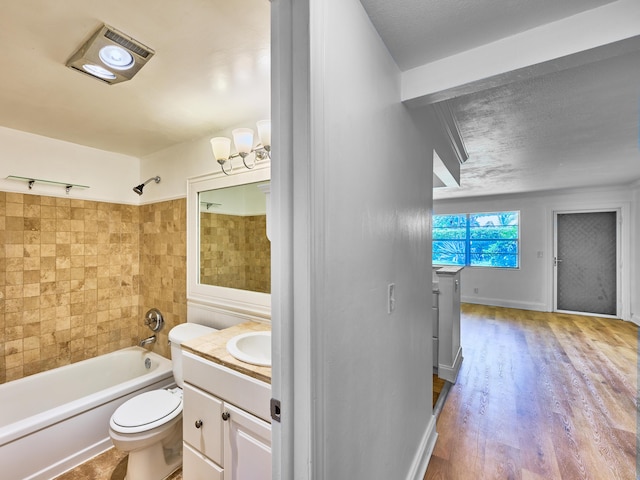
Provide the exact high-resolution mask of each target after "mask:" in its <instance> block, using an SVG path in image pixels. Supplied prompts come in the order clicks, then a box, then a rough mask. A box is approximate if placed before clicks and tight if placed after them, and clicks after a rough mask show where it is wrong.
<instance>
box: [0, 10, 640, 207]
mask: <svg viewBox="0 0 640 480" xmlns="http://www.w3.org/2000/svg"><path fill="white" fill-rule="evenodd" d="M625 1H626V2H627V3H629V2H630V0H618V2H613V3H622V2H625ZM361 2H362V4H363V5H364V7H365V9H366V10H367V12H368V14H369V15H370V17H371V18H372V22H373V23H374V25H375V26H376V28H377V29H378V31H379V32H380V34H381V36H382V38H383V40H384V41H385V43H386V45H387V47H388V48H389V51H390V52H391V54H392V55H393V57H394V58H395V60H396V62H397V63H398V65H399V67H400V69H401V70H402V71H406V70H409V69H412V68H413V67H417V66H420V65H423V64H427V63H429V62H433V61H434V60H438V59H442V58H445V57H448V56H450V55H454V54H458V53H460V52H464V51H467V50H469V49H472V48H476V47H478V46H481V45H485V44H487V43H489V42H495V41H497V40H500V39H501V38H504V37H508V36H510V35H515V34H518V33H519V32H522V31H524V30H528V29H531V28H534V27H537V26H540V25H543V24H547V23H549V22H559V21H561V20H562V19H564V18H567V17H569V16H572V15H578V14H580V13H581V12H584V11H587V10H589V9H593V8H597V7H599V6H601V5H607V4H611V3H612V2H611V0H563V1H561V2H559V1H557V0H537V1H535V2H532V1H531V0H393V1H389V0H361ZM269 9H270V4H269V2H268V0H233V1H230V0H181V1H175V0H135V1H130V0H126V1H125V0H112V1H109V2H104V1H98V0H65V1H63V2H52V1H50V0H21V1H15V2H3V6H2V15H1V16H0V44H2V46H3V49H2V60H3V67H2V70H3V74H2V76H0V126H4V127H8V128H13V129H17V130H23V131H27V132H31V133H35V134H39V135H44V136H47V137H52V138H56V139H61V140H66V141H69V142H74V143H78V144H81V145H87V146H91V147H95V148H99V149H103V150H107V151H113V152H119V153H123V154H128V155H132V156H136V157H142V156H145V155H149V154H151V153H154V152H156V151H159V150H162V149H164V148H166V147H169V146H171V145H173V144H177V143H180V142H184V141H189V140H192V139H195V138H200V137H203V136H206V135H211V134H212V133H214V132H216V131H219V130H222V129H227V128H230V127H232V126H235V125H241V124H247V125H249V123H250V122H253V121H255V120H258V119H260V118H265V117H268V116H269V112H270V104H269V103H270V100H269V96H270V95H269V89H270V85H269V80H270V72H269V64H270V53H269V37H270V32H269ZM103 23H106V24H108V25H111V26H112V27H114V28H116V29H118V30H121V31H123V32H125V33H126V34H128V35H130V36H132V37H133V38H135V39H137V40H139V41H140V42H142V43H143V44H145V45H148V46H149V47H150V48H152V49H154V50H155V51H156V54H155V56H154V57H153V58H152V59H151V60H150V61H149V63H148V64H147V65H146V66H145V67H144V68H143V69H142V70H141V71H140V73H139V74H138V75H137V76H136V77H135V78H134V79H133V80H131V81H129V82H125V83H122V84H118V85H113V86H109V85H106V84H103V83H102V82H99V81H97V80H94V79H91V78H89V77H87V76H85V75H82V74H80V73H77V72H75V71H72V70H70V69H69V68H67V67H65V62H66V60H67V59H68V58H69V57H70V56H71V55H72V54H73V53H74V52H75V50H76V49H77V48H78V47H79V46H80V45H81V44H82V43H83V41H84V40H86V39H87V38H88V37H89V36H90V35H91V34H92V33H93V32H94V31H95V30H96V29H97V28H98V27H99V26H100V25H101V24H103ZM639 23H640V22H639ZM638 34H640V25H639V26H638ZM639 43H640V42H639ZM517 78H518V77H517V75H516V76H515V77H513V78H512V79H511V81H510V83H504V82H503V83H502V84H500V85H499V86H496V87H494V88H491V89H484V90H483V89H479V90H476V91H473V92H472V93H468V92H465V94H464V95H461V96H457V97H455V98H452V99H450V100H449V103H450V107H451V110H452V111H453V113H454V115H455V118H456V120H457V121H458V124H459V128H460V132H461V134H462V138H463V141H464V142H465V146H466V149H467V151H468V152H469V157H470V158H469V160H468V161H467V162H466V163H465V164H464V165H463V166H462V187H461V188H444V189H438V191H437V193H435V198H447V197H457V196H468V195H482V194H486V193H508V192H519V191H536V190H547V189H553V188H566V187H581V186H588V185H603V184H605V185H609V184H624V183H629V182H632V181H635V180H637V179H639V178H640V156H639V152H638V105H639V103H638V102H639V98H640V96H639V90H640V54H639V53H638V52H633V51H631V52H627V53H626V54H625V55H622V56H618V57H613V58H603V59H602V60H600V61H598V62H592V63H589V64H585V65H583V66H580V67H575V68H570V69H566V70H562V71H559V72H555V73H549V74H546V75H544V76H533V77H532V76H529V77H523V78H524V79H523V80H518V81H513V80H514V79H517Z"/></svg>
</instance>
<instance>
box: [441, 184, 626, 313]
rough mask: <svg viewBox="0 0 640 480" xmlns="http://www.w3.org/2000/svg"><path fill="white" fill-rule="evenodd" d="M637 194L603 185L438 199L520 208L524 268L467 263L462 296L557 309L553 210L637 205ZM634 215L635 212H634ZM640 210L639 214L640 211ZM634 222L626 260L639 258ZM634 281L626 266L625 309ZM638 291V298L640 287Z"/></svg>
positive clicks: (459, 207) (461, 205)
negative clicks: (634, 235)
mask: <svg viewBox="0 0 640 480" xmlns="http://www.w3.org/2000/svg"><path fill="white" fill-rule="evenodd" d="M632 200H633V192H632V189H631V188H630V187H615V188H597V189H584V190H574V191H566V192H565V191H556V192H544V193H529V194H513V195H499V196H486V197H474V198H460V199H447V200H434V214H437V215H442V214H448V213H472V212H496V211H512V210H518V211H520V268H519V269H517V270H510V269H498V268H483V267H472V268H469V267H467V268H465V269H464V270H463V271H462V274H461V283H462V293H461V296H462V301H463V302H467V303H478V304H484V305H494V306H502V307H510V308H521V309H525V310H538V311H551V310H552V308H553V291H552V289H553V278H552V275H553V267H552V263H553V225H552V222H553V211H554V210H565V211H572V210H573V211H580V210H591V209H598V208H621V209H622V208H628V207H629V206H631V203H632ZM636 207H637V200H636ZM633 215H634V214H633V212H632V213H631V216H632V217H633ZM635 216H636V218H637V213H636V214H635ZM630 223H632V224H633V222H628V221H626V223H625V224H623V238H622V239H621V245H622V254H623V255H624V256H626V257H627V258H626V259H625V258H623V262H626V264H631V262H632V261H633V260H632V259H631V258H630V257H632V255H635V253H632V252H631V251H630V250H632V249H631V248H630V244H631V239H632V238H633V232H632V227H630V226H629V224H630ZM636 233H637V227H636ZM635 238H636V239H637V238H638V237H637V236H636V237H635ZM636 242H637V240H636ZM634 249H635V248H634ZM636 264H637V260H636ZM625 272H626V273H625ZM631 281H632V273H630V272H628V271H625V270H623V285H622V294H623V303H624V302H626V305H627V308H626V310H625V308H623V313H624V312H625V311H626V312H628V311H629V310H628V304H629V303H630V297H632V296H633V295H634V293H632V289H631ZM636 282H637V274H636ZM475 289H477V293H476V291H475ZM635 295H636V298H637V293H635ZM627 319H628V318H627Z"/></svg>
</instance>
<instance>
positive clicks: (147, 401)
mask: <svg viewBox="0 0 640 480" xmlns="http://www.w3.org/2000/svg"><path fill="white" fill-rule="evenodd" d="M180 412H182V398H181V395H177V394H174V393H171V392H169V391H168V390H152V391H151V392H145V393H141V394H140V395H137V396H135V397H133V398H132V399H130V400H127V401H126V402H124V403H123V404H122V405H120V406H119V407H118V408H117V410H116V411H115V412H114V414H113V416H112V417H111V421H112V424H114V426H118V427H122V428H123V429H126V430H129V429H135V430H137V431H140V429H143V430H145V429H149V428H155V427H156V426H158V425H161V424H163V423H165V422H167V421H169V420H171V419H173V418H175V417H176V416H178V415H179V414H180Z"/></svg>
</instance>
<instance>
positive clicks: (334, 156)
mask: <svg viewBox="0 0 640 480" xmlns="http://www.w3.org/2000/svg"><path fill="white" fill-rule="evenodd" d="M293 3H294V4H296V5H294V6H293V7H294V9H296V10H297V9H298V8H300V9H301V10H303V8H302V7H303V5H301V2H293ZM307 5H308V7H309V8H310V25H309V30H310V32H311V33H310V32H309V31H305V30H304V26H305V21H304V18H300V19H298V20H300V21H293V22H292V23H291V24H285V25H282V24H280V25H273V26H272V31H277V32H278V34H279V35H283V36H285V37H286V35H287V34H288V33H287V32H286V29H287V28H292V34H293V38H292V39H291V42H292V44H293V45H295V47H297V48H296V49H295V55H294V56H293V62H294V63H293V65H292V68H291V72H289V71H288V70H287V68H288V67H289V66H288V65H287V64H286V60H284V59H283V58H280V57H279V56H280V55H283V56H284V51H285V50H286V49H287V48H288V47H287V45H283V44H282V43H279V42H281V41H283V40H279V39H276V42H275V45H276V46H277V47H276V49H277V51H278V52H279V54H278V55H275V54H274V56H273V57H272V58H274V59H275V68H276V69H280V68H281V69H282V70H281V71H280V73H281V74H283V75H284V76H285V77H284V78H282V79H280V78H278V77H277V75H278V73H276V78H275V79H274V82H273V83H274V84H276V85H279V84H280V82H281V81H282V82H284V83H283V89H284V88H288V87H286V86H287V85H288V83H287V82H290V81H292V79H293V81H294V85H293V90H292V97H285V99H284V100H283V101H284V102H287V101H289V100H290V101H291V102H292V104H291V105H285V104H280V107H281V108H279V110H278V112H277V113H276V118H278V122H277V123H276V125H277V126H276V127H275V129H276V138H278V142H279V143H278V144H276V143H274V153H275V152H276V151H277V152H278V155H277V161H274V165H273V166H272V178H273V180H272V195H273V196H274V198H273V202H274V203H273V208H275V212H274V217H275V218H274V220H275V221H276V222H277V226H274V229H273V230H274V235H276V237H275V238H274V241H273V246H274V249H277V250H278V251H277V256H274V259H275V262H276V264H278V265H279V266H280V269H279V270H281V272H282V275H281V276H277V275H276V277H275V278H276V279H278V282H276V281H275V280H274V285H273V286H272V288H273V292H274V296H273V302H274V303H275V304H274V308H273V315H274V317H273V322H274V332H275V335H276V337H279V338H280V339H282V340H284V341H287V340H288V341H289V342H290V343H285V344H284V347H282V345H283V344H278V343H277V342H278V340H276V347H282V348H284V351H283V353H282V354H281V357H280V358H284V359H285V360H284V361H283V362H282V363H283V364H284V365H280V364H277V365H274V367H275V368H274V372H276V375H279V372H285V373H286V371H287V369H290V367H291V366H292V365H293V364H295V372H293V377H292V378H293V381H294V392H293V397H294V401H295V406H294V407H293V410H294V412H293V413H294V415H295V418H293V417H291V416H289V415H288V414H286V413H285V414H284V415H283V418H285V420H284V421H285V424H283V425H282V427H280V426H277V428H276V429H274V431H275V432H276V433H275V434H274V438H275V442H276V443H275V444H276V445H277V446H279V445H283V446H284V447H283V448H282V450H279V447H278V448H277V449H276V450H274V455H275V456H278V455H279V454H282V455H284V460H283V464H282V465H278V466H277V467H276V468H278V469H289V468H291V463H290V461H289V460H288V459H287V458H286V455H287V454H288V452H289V451H291V452H294V455H295V459H294V464H295V465H294V466H293V469H295V477H294V475H292V474H290V473H287V472H286V471H285V473H281V474H279V478H335V479H338V478H340V479H342V478H345V479H346V478H394V479H400V478H416V479H417V478H422V475H424V470H423V469H422V467H425V466H426V463H424V459H425V457H426V458H428V456H429V454H430V450H429V440H430V439H432V438H434V437H433V435H435V431H434V424H433V417H432V408H431V398H432V397H431V395H432V378H431V367H432V363H431V362H432V359H431V324H430V320H431V298H430V295H427V294H426V292H428V291H429V289H430V281H431V263H430V258H429V251H430V233H431V232H430V230H431V225H430V211H431V189H432V163H431V153H432V148H431V147H432V145H431V144H430V143H429V141H428V139H427V138H426V136H425V135H424V133H425V132H424V131H423V130H422V128H425V129H427V130H428V128H429V126H427V125H416V124H415V123H414V120H413V119H412V117H411V115H410V114H409V112H408V111H407V110H406V108H405V107H404V106H403V105H402V104H401V103H400V72H399V70H398V68H397V66H396V65H395V64H394V62H393V61H392V59H391V57H390V55H389V53H388V51H387V49H386V48H385V46H384V45H383V43H382V41H381V40H380V38H379V36H378V35H377V32H376V31H375V29H374V27H373V26H372V25H371V23H370V21H369V18H368V17H367V15H366V13H365V11H364V10H363V8H362V5H361V4H360V2H358V1H357V0H328V1H322V2H316V1H311V2H309V3H308V4H305V5H304V6H305V7H306V6H307ZM279 7H280V6H279V5H276V3H274V4H273V6H272V8H276V9H277V8H279ZM286 15H287V12H283V11H279V12H277V13H276V14H275V16H276V18H277V19H278V21H280V19H282V20H284V19H285V18H286ZM277 27H279V28H277ZM289 33H291V32H289ZM285 41H286V40H285ZM307 44H310V53H309V51H307V50H305V45H307ZM307 54H308V55H309V57H305V55H307ZM279 62H284V63H279ZM298 62H299V63H298ZM307 62H308V63H307ZM306 73H309V74H310V78H309V81H308V83H307V78H306ZM291 74H293V75H294V77H291V76H288V75H291ZM309 89H310V90H309ZM280 94H283V95H286V94H287V93H286V92H284V91H283V90H279V91H278V93H277V94H276V96H277V97H279V95H280ZM287 99H289V100H287ZM291 106H292V107H293V108H292V110H291V111H289V110H288V109H289V108H290V107H291ZM307 109H308V110H307ZM291 112H293V113H291ZM287 115H294V117H293V118H290V117H288V116H287ZM296 115H300V116H299V117H297V116H296ZM305 117H306V118H305ZM289 122H291V126H292V130H289V129H288V126H289ZM419 127H420V128H419ZM278 128H283V130H284V131H285V132H287V133H288V134H289V135H291V137H292V138H293V149H294V150H293V151H292V152H291V151H290V150H288V149H287V143H288V142H289V141H291V140H290V138H289V137H288V136H287V135H286V134H284V133H282V134H280V136H278V132H277V130H278ZM305 128H308V129H309V130H305ZM290 132H293V134H291V133H290ZM280 142H281V143H280ZM281 148H282V150H281ZM289 152H291V153H290V154H289ZM281 153H283V154H282V155H281ZM285 215H287V216H289V217H288V218H287V219H282V218H278V217H281V216H285ZM289 222H292V232H291V237H287V234H286V228H287V225H290V223H289ZM288 241H291V242H292V243H291V245H287V244H286V242H288ZM283 242H284V245H283ZM280 249H282V250H285V249H290V250H291V252H292V253H291V256H287V255H286V254H285V255H284V256H283V255H282V254H283V253H284V252H283V251H281V250H280ZM281 262H282V263H281ZM289 272H293V277H292V278H291V279H288V278H286V276H287V275H288V274H289ZM288 282H291V283H288ZM390 283H393V284H395V287H396V294H395V295H396V303H395V311H394V312H393V313H391V314H389V313H387V291H388V285H389V284H390ZM283 287H284V288H285V289H287V290H286V291H283V290H281V289H282V288H283ZM276 288H277V289H278V290H277V291H276ZM287 302H291V303H292V305H293V310H289V305H288V304H287ZM283 325H284V326H283ZM280 328H282V330H280ZM290 348H292V349H293V356H292V357H290V356H289V355H288V352H289V351H290V350H289V349H290ZM285 382H287V380H286V379H285V380H282V379H281V378H278V379H276V381H275V382H274V383H277V384H278V385H279V387H278V390H274V394H275V395H278V397H277V398H280V394H281V393H282V390H281V389H285V390H286V388H287V387H288V386H289V385H283V383H285ZM284 395H285V396H284V397H283V398H284V401H285V404H284V408H285V410H283V411H284V412H289V411H290V410H289V409H290V408H291V405H292V404H290V403H288V401H287V398H288V397H287V396H288V393H286V392H285V393H284ZM289 398H290V397H289ZM304 402H307V403H306V404H304ZM307 412H308V414H309V417H306V415H305V414H306V413H307ZM292 420H294V421H295V422H296V424H295V425H294V427H293V430H294V435H296V436H297V437H296V438H295V439H294V440H293V442H292V441H291V438H287V435H289V432H290V431H291V430H289V428H290V427H289V424H288V422H290V421H292ZM280 428H282V430H281V429H280ZM280 434H281V435H283V436H284V438H278V435H280ZM292 443H293V445H292ZM287 445H291V449H290V450H288V449H287V447H286V446H287ZM305 446H309V449H308V450H307V449H306V447H305ZM307 452H310V453H308V455H310V458H309V457H308V456H307ZM283 471H284V470H283Z"/></svg>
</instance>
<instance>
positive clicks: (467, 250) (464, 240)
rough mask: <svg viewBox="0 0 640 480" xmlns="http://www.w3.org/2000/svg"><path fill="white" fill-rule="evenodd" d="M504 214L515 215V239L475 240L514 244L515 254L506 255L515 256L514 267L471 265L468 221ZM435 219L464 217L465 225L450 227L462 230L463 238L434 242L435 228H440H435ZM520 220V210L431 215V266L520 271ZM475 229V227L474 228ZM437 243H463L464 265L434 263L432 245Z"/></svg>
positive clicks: (470, 228) (470, 231)
mask: <svg viewBox="0 0 640 480" xmlns="http://www.w3.org/2000/svg"><path fill="white" fill-rule="evenodd" d="M505 214H516V218H517V224H516V225H512V226H515V227H517V233H516V235H517V236H516V238H508V239H499V238H498V239H484V238H480V239H475V240H476V241H494V242H515V243H516V253H515V254H508V255H515V258H516V266H508V265H504V266H500V265H473V264H472V263H471V262H472V256H473V255H474V254H473V253H472V243H473V240H474V239H473V238H472V237H471V233H472V229H473V228H474V227H473V226H472V225H471V222H470V219H471V217H473V216H481V215H496V216H498V215H505ZM436 217H464V218H465V225H464V227H451V228H452V230H453V229H454V228H458V229H462V228H464V231H465V236H464V238H450V239H448V238H445V239H440V240H436V239H435V238H434V237H435V236H434V230H435V229H436V228H442V227H436V221H435V220H436ZM521 220H522V215H521V212H520V210H503V211H497V212H468V213H443V214H435V213H434V214H433V221H432V228H431V241H432V243H431V262H432V264H433V265H448V266H460V267H465V268H466V267H469V268H497V269H501V270H520V267H521V256H520V247H521V241H520V238H521V230H520V227H521ZM500 226H504V227H508V226H509V225H500ZM476 228H477V227H476ZM438 241H451V242H459V243H463V244H464V263H443V262H442V261H441V260H440V261H438V262H436V260H435V259H434V253H435V252H434V248H433V247H434V244H435V243H436V242H438ZM488 255H492V254H488Z"/></svg>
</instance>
